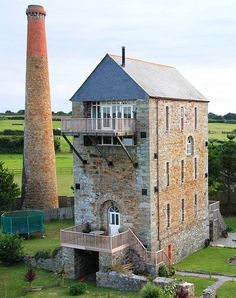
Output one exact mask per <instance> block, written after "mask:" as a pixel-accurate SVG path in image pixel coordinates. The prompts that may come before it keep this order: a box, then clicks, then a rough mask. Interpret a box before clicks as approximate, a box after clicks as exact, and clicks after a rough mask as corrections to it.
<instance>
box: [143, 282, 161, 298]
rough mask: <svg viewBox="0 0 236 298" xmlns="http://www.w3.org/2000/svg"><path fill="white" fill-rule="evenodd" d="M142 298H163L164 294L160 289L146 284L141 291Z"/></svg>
mask: <svg viewBox="0 0 236 298" xmlns="http://www.w3.org/2000/svg"><path fill="white" fill-rule="evenodd" d="M140 294H141V297H142V298H164V293H163V291H162V289H161V288H160V287H157V286H155V285H154V284H152V283H150V282H148V283H147V284H146V285H145V286H144V287H143V288H142V290H141V293H140Z"/></svg>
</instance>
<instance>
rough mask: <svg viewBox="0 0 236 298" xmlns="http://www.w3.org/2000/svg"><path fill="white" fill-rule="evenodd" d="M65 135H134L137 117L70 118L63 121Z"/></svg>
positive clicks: (62, 128) (62, 126)
mask: <svg viewBox="0 0 236 298" xmlns="http://www.w3.org/2000/svg"><path fill="white" fill-rule="evenodd" d="M61 131H62V134H65V135H78V134H86V135H107V136H133V135H134V134H135V131H136V119H133V118H70V119H63V120H62V123H61Z"/></svg>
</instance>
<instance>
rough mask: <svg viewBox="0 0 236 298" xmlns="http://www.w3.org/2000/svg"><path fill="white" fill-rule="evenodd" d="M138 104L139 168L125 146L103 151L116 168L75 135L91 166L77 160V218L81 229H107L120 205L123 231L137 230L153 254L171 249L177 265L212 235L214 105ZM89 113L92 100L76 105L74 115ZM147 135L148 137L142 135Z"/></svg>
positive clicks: (133, 149) (134, 148) (167, 101)
mask: <svg viewBox="0 0 236 298" xmlns="http://www.w3.org/2000/svg"><path fill="white" fill-rule="evenodd" d="M135 105H136V131H137V134H136V138H137V145H136V146H132V147H127V148H128V150H129V152H130V154H131V155H132V156H133V158H134V159H135V160H136V161H137V162H138V168H134V167H133V165H132V163H131V162H130V161H129V160H128V159H127V156H126V155H125V153H124V152H123V150H122V149H121V148H120V147H118V146H103V147H102V148H101V150H102V151H103V153H104V154H105V155H106V156H107V157H108V159H109V160H112V161H113V164H114V166H113V167H109V166H108V165H107V163H106V161H105V160H104V159H103V158H102V157H101V156H100V154H99V153H98V151H96V148H94V147H93V146H84V142H83V136H80V137H75V138H74V145H75V147H76V148H77V150H78V151H79V153H80V154H81V155H82V157H83V158H84V159H86V160H87V161H88V164H87V165H82V164H81V161H80V160H78V158H77V157H76V155H74V177H75V183H79V184H80V189H77V190H76V192H75V221H76V223H77V224H80V223H85V222H90V223H91V224H92V227H93V228H95V229H100V228H101V227H104V228H105V229H106V230H108V218H107V214H108V212H107V211H108V208H109V207H110V206H112V205H114V206H116V207H117V208H118V209H119V211H120V214H121V231H124V230H126V229H127V228H131V229H132V230H133V231H134V232H135V233H136V234H137V236H138V237H139V239H140V240H141V241H142V242H143V244H144V245H145V246H146V247H147V248H148V249H150V250H152V251H157V250H159V249H162V248H164V249H165V251H166V254H167V255H168V256H169V258H170V260H171V262H176V261H178V260H180V259H182V258H183V257H185V256H187V255H189V254H190V253H192V252H193V251H195V250H197V249H199V248H200V247H202V246H204V241H205V239H207V238H209V224H208V189H207V183H208V181H207V171H208V169H207V131H208V130H207V102H205V101H190V100H189V101H187V100H185V101H184V100H183V101H181V100H173V99H165V100H164V99H149V100H136V101H135ZM167 106H168V108H169V129H168V131H166V115H165V110H166V107H167ZM182 109H183V110H184V116H183V129H181V121H180V120H181V110H182ZM195 109H196V110H197V120H196V121H197V124H196V126H197V127H195V121H194V113H195ZM90 114H91V113H90V112H89V104H88V103H86V105H85V104H83V103H82V102H73V117H78V118H84V117H90V116H89V115H90ZM141 132H142V133H145V134H146V137H141ZM189 136H191V137H192V138H193V141H194V152H193V154H191V155H187V154H186V146H187V145H186V144H187V139H188V137H189ZM181 160H183V161H184V179H183V181H181V178H180V177H181ZM195 160H196V161H195ZM167 162H168V163H169V185H168V186H167V185H166V179H167V178H166V177H167V173H166V163H167ZM195 163H196V165H195ZM195 172H196V173H195ZM142 189H146V190H147V195H143V194H142ZM182 199H184V210H183V212H184V220H182V210H181V206H182V205H181V204H182ZM167 203H168V204H169V206H170V224H169V227H167V211H166V209H167Z"/></svg>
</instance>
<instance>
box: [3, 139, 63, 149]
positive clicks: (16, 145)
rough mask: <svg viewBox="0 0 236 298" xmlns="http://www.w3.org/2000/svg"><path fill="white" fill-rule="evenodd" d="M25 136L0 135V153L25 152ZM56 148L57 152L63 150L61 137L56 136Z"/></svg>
mask: <svg viewBox="0 0 236 298" xmlns="http://www.w3.org/2000/svg"><path fill="white" fill-rule="evenodd" d="M23 148H24V137H19V136H0V153H23ZM54 148H55V151H56V152H60V151H61V142H60V138H58V137H54Z"/></svg>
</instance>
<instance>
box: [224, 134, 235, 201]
mask: <svg viewBox="0 0 236 298" xmlns="http://www.w3.org/2000/svg"><path fill="white" fill-rule="evenodd" d="M220 163H221V175H222V184H223V189H224V190H225V191H226V193H227V204H228V205H230V203H231V196H230V195H231V189H232V185H233V184H234V183H235V181H236V143H235V142H234V141H233V140H232V139H229V141H227V142H225V143H224V144H223V145H221V156H220Z"/></svg>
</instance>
